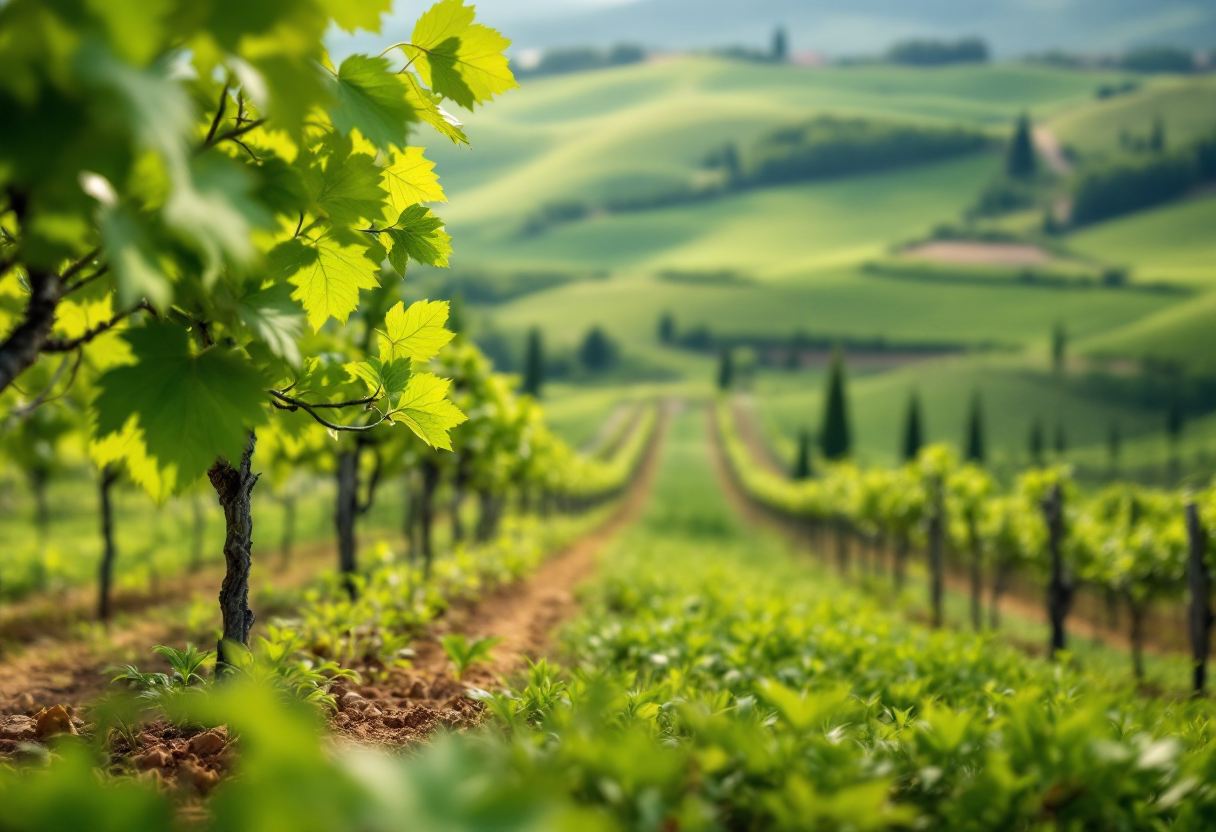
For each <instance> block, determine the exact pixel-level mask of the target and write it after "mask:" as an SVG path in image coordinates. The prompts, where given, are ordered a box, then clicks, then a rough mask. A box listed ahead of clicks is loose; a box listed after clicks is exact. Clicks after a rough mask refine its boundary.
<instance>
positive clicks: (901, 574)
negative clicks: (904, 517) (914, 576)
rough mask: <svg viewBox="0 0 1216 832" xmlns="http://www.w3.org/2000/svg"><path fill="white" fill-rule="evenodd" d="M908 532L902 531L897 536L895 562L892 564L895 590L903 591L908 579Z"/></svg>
mask: <svg viewBox="0 0 1216 832" xmlns="http://www.w3.org/2000/svg"><path fill="white" fill-rule="evenodd" d="M908 547H909V542H908V534H907V532H900V534H899V536H898V537H896V538H895V563H894V564H892V569H891V571H892V573H893V575H894V578H895V591H896V592H903V589H904V584H905V583H906V582H907V580H908Z"/></svg>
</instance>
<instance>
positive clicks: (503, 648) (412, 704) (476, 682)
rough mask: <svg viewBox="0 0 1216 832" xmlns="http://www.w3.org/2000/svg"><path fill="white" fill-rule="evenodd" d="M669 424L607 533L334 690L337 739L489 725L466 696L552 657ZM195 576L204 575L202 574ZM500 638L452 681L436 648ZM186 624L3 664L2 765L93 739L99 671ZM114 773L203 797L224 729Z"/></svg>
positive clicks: (171, 739) (135, 759)
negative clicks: (68, 739) (454, 640)
mask: <svg viewBox="0 0 1216 832" xmlns="http://www.w3.org/2000/svg"><path fill="white" fill-rule="evenodd" d="M665 423H666V419H665V418H662V419H661V420H660V423H659V425H658V427H657V428H656V431H655V437H654V439H653V440H652V442H651V445H650V447H649V448H648V449H647V451H646V457H645V459H644V461H643V463H642V467H641V469H640V471H639V474H638V476H637V477H636V479H635V481H634V482H633V483H632V484H631V485H630V487H629V489H628V491H627V492H626V494H625V496H624V497H623V498H622V499H621V501H620V503H619V505H618V506H617V507H616V509H615V510H614V512H613V513H612V515H611V516H610V517H609V519H608V520H607V521H605V523H604V524H603V525H601V526H600V527H599V528H598V529H596V530H595V531H593V532H591V533H590V534H588V535H586V536H584V537H583V538H580V539H579V540H578V541H576V542H575V543H573V544H571V545H570V546H569V547H567V548H566V549H565V550H563V551H562V552H560V553H559V554H557V555H555V556H554V557H552V558H550V559H548V560H547V561H546V562H545V563H544V564H543V565H542V566H541V568H540V569H539V570H538V571H537V572H536V573H535V574H534V575H532V576H531V577H529V578H526V579H524V580H522V581H519V582H517V583H515V584H512V585H509V586H506V587H503V588H501V589H499V590H498V591H497V592H495V593H493V594H491V595H489V596H487V597H485V598H483V599H481V600H480V601H478V602H475V603H468V604H462V605H457V606H454V607H453V608H452V609H450V610H449V611H448V613H447V614H446V615H445V616H444V617H443V618H442V619H440V620H439V621H437V622H436V623H435V624H434V625H433V627H432V628H431V631H430V632H428V633H427V634H426V635H425V636H424V637H422V638H420V639H418V640H417V641H416V642H415V643H414V645H413V647H414V650H415V656H414V658H413V660H412V663H411V665H412V666H411V667H409V668H408V669H393V670H391V671H388V672H384V673H381V674H378V677H374V678H369V679H368V683H367V684H356V683H353V682H343V683H341V684H339V685H336V686H335V687H334V688H333V690H332V691H331V692H332V693H333V695H334V696H335V698H336V699H337V704H338V710H337V711H336V712H335V713H333V714H332V715H331V716H330V720H329V724H330V727H331V729H332V731H333V733H334V735H335V738H336V739H337V740H338V741H344V742H355V743H365V744H374V745H378V746H387V747H408V746H411V745H416V744H417V743H419V742H423V741H425V740H426V738H427V737H428V736H429V735H430V734H431V733H432V732H433V731H434V730H435V729H436V728H438V727H441V726H446V727H449V728H464V727H468V726H471V725H475V724H477V723H478V722H480V721H481V719H482V716H483V707H482V706H481V704H480V703H478V702H476V701H474V700H472V699H470V698H469V697H468V696H467V693H468V692H469V690H471V689H476V688H493V687H495V686H496V685H498V684H499V683H501V682H502V681H503V679H504V678H505V677H508V676H510V675H511V674H514V673H516V672H517V671H519V670H521V669H522V668H523V667H524V666H525V665H526V662H527V659H529V658H535V657H539V656H542V655H544V654H545V652H546V651H547V650H548V649H549V647H550V638H551V635H552V633H553V631H554V630H555V629H556V627H557V626H558V625H559V624H560V623H561V622H562V621H564V620H566V619H567V618H569V617H570V616H571V615H573V614H574V612H575V610H576V601H575V598H574V589H575V587H576V586H577V584H578V583H579V582H581V581H582V580H584V579H585V578H586V577H588V576H589V575H590V574H591V573H592V571H593V570H594V568H595V559H596V557H597V555H598V553H599V551H600V550H601V549H602V548H603V547H604V546H605V545H606V544H607V543H608V542H609V541H610V540H611V539H612V538H613V537H614V536H615V535H616V534H617V533H619V532H620V531H621V530H622V529H623V528H624V527H625V526H626V525H628V524H629V523H631V522H632V521H633V520H634V519H635V518H636V517H637V516H638V514H639V513H640V512H641V510H642V508H643V507H644V506H645V504H646V501H647V499H648V497H649V494H650V488H651V484H652V482H653V479H654V474H655V471H656V469H657V465H658V459H659V446H660V444H661V441H662V435H663V428H664V426H665ZM314 574H315V569H313V570H308V569H305V568H304V566H303V565H300V566H298V567H295V568H293V569H292V570H290V571H288V572H286V573H283V574H282V575H280V576H278V580H277V581H276V584H277V585H279V586H286V585H289V584H303V583H305V582H306V581H307V580H308V579H309V578H310V577H311V576H312V575H314ZM195 577H196V578H197V576H195ZM451 632H463V633H466V634H468V635H470V636H473V637H476V636H488V637H493V638H498V639H501V641H500V643H499V644H498V645H497V646H496V648H495V650H494V654H493V660H492V661H491V662H490V663H487V664H485V665H480V666H474V667H473V668H472V669H471V670H470V671H469V672H468V673H467V674H466V676H465V678H464V679H463V680H461V681H457V680H456V679H454V678H453V677H452V674H451V672H450V670H449V667H448V662H447V659H446V657H445V655H444V652H443V649H442V647H441V646H440V642H439V639H440V637H441V636H442V635H444V634H445V633H451ZM184 635H185V634H184V633H183V632H182V627H181V625H178V624H173V623H170V622H169V621H168V620H166V619H165V617H163V616H161V617H155V616H147V617H144V618H142V619H138V620H135V621H133V622H131V623H130V624H129V625H128V626H126V627H123V628H122V629H121V630H114V631H112V632H111V633H109V634H108V635H107V637H106V638H105V639H104V640H103V642H102V643H98V642H96V641H95V640H94V641H90V640H89V639H73V640H66V641H54V640H51V639H46V640H43V641H39V642H35V643H34V644H33V645H31V647H30V648H28V649H26V650H25V652H23V653H22V654H21V655H19V656H13V657H11V658H9V659H8V660H7V661H5V662H3V663H0V758H4V757H9V758H20V757H22V756H23V755H25V754H27V753H29V752H28V747H29V744H31V743H33V744H37V743H41V742H44V741H46V740H47V739H48V738H49V737H51V736H53V735H56V734H62V733H69V734H77V733H84V734H87V733H88V732H89V730H90V728H91V726H90V725H89V723H88V721H87V720H88V708H87V705H88V703H89V702H90V701H92V700H94V699H96V698H97V697H98V696H99V695H100V694H101V693H102V692H103V691H104V690H105V688H106V686H107V680H106V677H105V676H104V674H103V670H104V669H105V667H107V666H108V665H110V664H113V663H114V662H115V661H116V660H117V659H118V657H119V656H121V655H124V654H127V655H130V654H135V653H137V654H140V655H142V656H145V657H146V655H147V650H148V648H149V646H150V645H152V644H156V643H173V642H174V641H180V640H181V639H182V638H183V637H184ZM111 752H112V755H113V761H114V766H113V770H114V772H115V773H119V772H123V771H131V770H135V771H143V772H149V773H150V775H151V776H155V777H157V778H159V779H161V780H163V781H165V782H167V783H170V784H179V785H190V786H192V787H193V789H194V790H195V791H196V792H197V793H199V794H202V795H205V794H206V793H207V792H208V791H209V790H210V789H211V788H212V786H214V785H215V783H216V782H218V780H219V779H220V778H221V777H222V776H223V775H224V774H225V772H226V771H227V769H228V766H229V763H230V760H231V757H232V753H233V751H232V749H231V744H230V742H229V740H228V737H227V734H226V732H225V731H224V729H223V728H219V729H213V730H211V731H199V730H197V729H195V730H185V729H182V728H180V727H178V726H174V725H171V724H169V723H166V722H163V721H159V722H152V723H150V724H147V725H144V726H142V727H141V728H140V733H139V735H138V736H137V737H136V738H135V743H134V744H133V746H131V747H127V740H126V739H125V738H116V739H114V740H113V742H112V747H111Z"/></svg>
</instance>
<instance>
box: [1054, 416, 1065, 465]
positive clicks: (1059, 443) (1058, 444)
mask: <svg viewBox="0 0 1216 832" xmlns="http://www.w3.org/2000/svg"><path fill="white" fill-rule="evenodd" d="M1055 440H1056V441H1055V451H1056V457H1057V458H1058V459H1064V455H1065V454H1066V453H1068V438H1067V437H1066V436H1065V435H1064V423H1063V422H1056V436H1055Z"/></svg>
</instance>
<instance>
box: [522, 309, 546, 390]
mask: <svg viewBox="0 0 1216 832" xmlns="http://www.w3.org/2000/svg"><path fill="white" fill-rule="evenodd" d="M544 386H545V344H544V340H543V339H542V337H541V333H540V329H539V328H538V327H532V328H531V329H530V330H528V346H527V351H526V352H525V353H524V381H523V385H522V387H521V389H522V391H523V392H524V393H527V394H529V395H531V396H534V397H536V398H538V399H539V398H540V396H541V390H542V388H543V387H544Z"/></svg>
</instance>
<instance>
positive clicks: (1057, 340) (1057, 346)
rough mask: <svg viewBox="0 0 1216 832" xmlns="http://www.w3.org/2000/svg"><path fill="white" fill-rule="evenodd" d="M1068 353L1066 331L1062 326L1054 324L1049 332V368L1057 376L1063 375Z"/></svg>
mask: <svg viewBox="0 0 1216 832" xmlns="http://www.w3.org/2000/svg"><path fill="white" fill-rule="evenodd" d="M1067 351H1068V330H1066V329H1065V328H1064V324H1056V325H1055V328H1054V329H1052V331H1051V368H1052V370H1053V371H1054V372H1055V374H1056V375H1057V376H1063V375H1064V365H1065V359H1066V358H1067Z"/></svg>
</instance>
